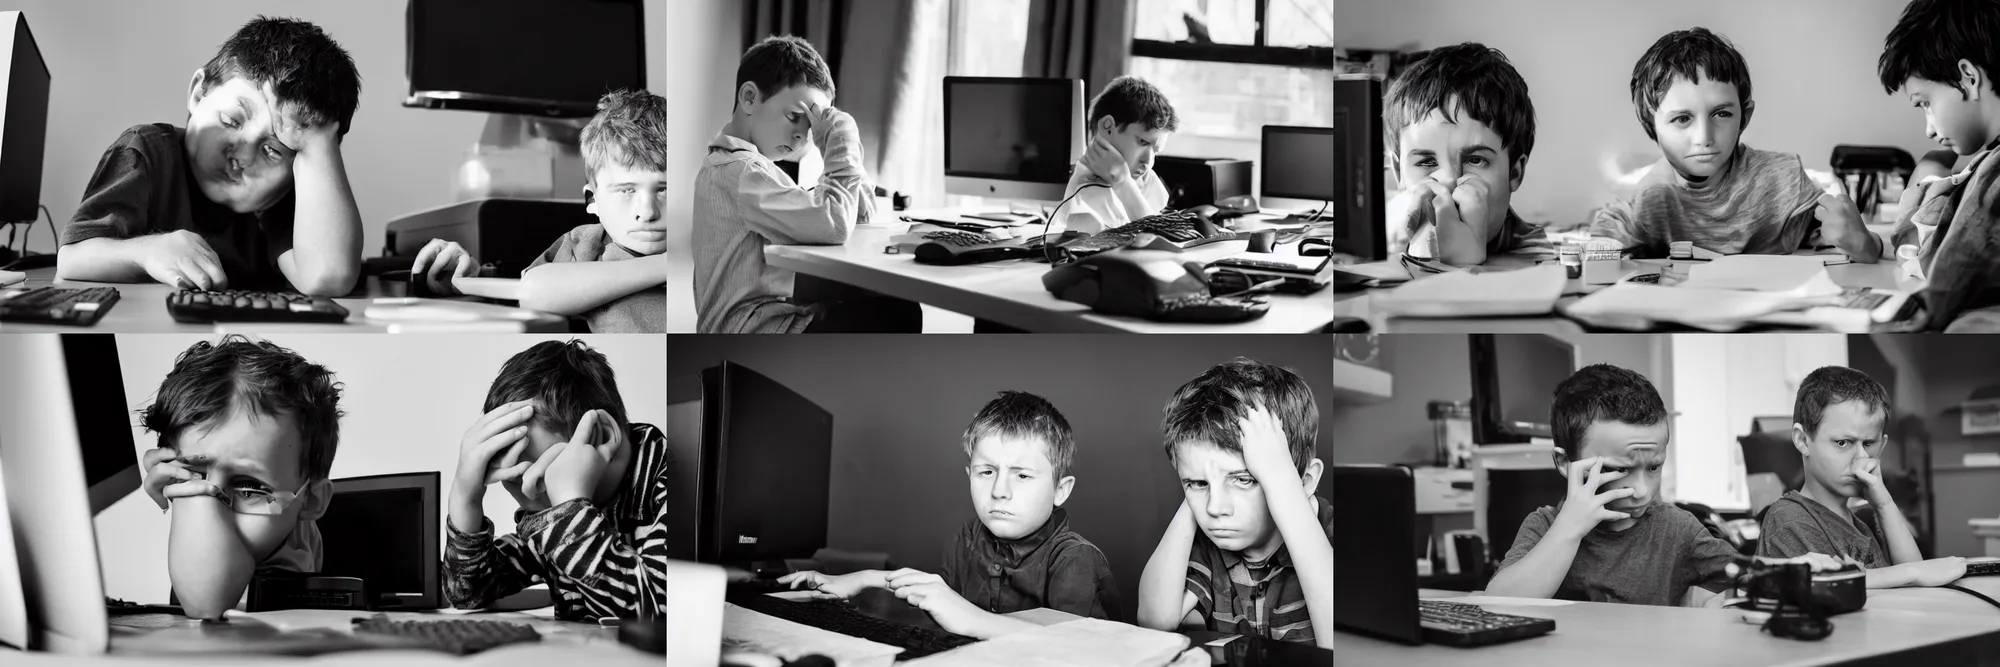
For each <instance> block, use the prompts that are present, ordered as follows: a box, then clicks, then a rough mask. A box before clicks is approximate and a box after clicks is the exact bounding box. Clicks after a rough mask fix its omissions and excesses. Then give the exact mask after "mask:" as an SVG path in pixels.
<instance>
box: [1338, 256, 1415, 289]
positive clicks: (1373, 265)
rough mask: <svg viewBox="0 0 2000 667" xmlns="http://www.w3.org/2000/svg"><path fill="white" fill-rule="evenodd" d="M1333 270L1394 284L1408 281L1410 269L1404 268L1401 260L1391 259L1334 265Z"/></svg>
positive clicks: (1385, 283)
mask: <svg viewBox="0 0 2000 667" xmlns="http://www.w3.org/2000/svg"><path fill="white" fill-rule="evenodd" d="M1333 270H1335V271H1345V272H1347V273H1352V274H1354V275H1357V276H1361V277H1364V278H1374V279H1375V280H1378V281H1381V282H1382V284H1383V285H1395V284H1399V283H1406V282H1409V281H1410V270H1409V269H1407V268H1404V267H1403V263H1402V262H1400V261H1397V260H1393V259H1392V260H1389V261H1386V262H1368V263H1366V264H1341V265H1336V266H1334V267H1333Z"/></svg>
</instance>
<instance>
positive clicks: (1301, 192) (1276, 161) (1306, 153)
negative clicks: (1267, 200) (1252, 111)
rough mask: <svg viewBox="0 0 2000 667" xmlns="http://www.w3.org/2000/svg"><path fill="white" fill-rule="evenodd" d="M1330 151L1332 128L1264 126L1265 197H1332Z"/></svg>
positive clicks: (1332, 141) (1331, 157) (1332, 147)
mask: <svg viewBox="0 0 2000 667" xmlns="http://www.w3.org/2000/svg"><path fill="white" fill-rule="evenodd" d="M1335 113H1341V112H1339V111H1336V112H1335ZM1336 122H1337V121H1336ZM1333 155H1334V132H1333V128H1325V127H1270V128H1266V129H1265V131H1264V151H1263V158H1262V164H1263V170H1264V187H1263V193H1262V194H1263V195H1264V196H1266V197H1285V198H1289V199H1315V200H1320V201H1333V200H1334V198H1335V197H1334V194H1333V192H1334V185H1333V183H1334V180H1333V163H1334V160H1333Z"/></svg>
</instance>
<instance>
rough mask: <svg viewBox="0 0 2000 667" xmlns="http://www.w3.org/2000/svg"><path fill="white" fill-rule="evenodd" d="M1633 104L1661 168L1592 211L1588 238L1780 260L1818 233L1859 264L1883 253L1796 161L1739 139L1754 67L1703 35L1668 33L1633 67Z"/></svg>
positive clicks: (1651, 252)
mask: <svg viewBox="0 0 2000 667" xmlns="http://www.w3.org/2000/svg"><path fill="white" fill-rule="evenodd" d="M1631 90H1632V107H1633V112H1634V113H1635V114H1637V116H1638V119H1639V127H1640V128H1641V129H1644V130H1645V131H1646V137H1647V138H1649V139H1652V140H1653V141H1654V142H1656V143H1658V144H1659V146H1660V152H1661V153H1662V156H1661V160H1660V161H1659V162H1657V163H1655V164H1654V165H1653V167H1652V169H1651V170H1650V171H1648V172H1646V175H1645V176H1644V177H1642V178H1641V179H1640V181H1639V186H1638V190H1637V192H1635V193H1634V194H1633V195H1632V196H1631V198H1630V199H1625V200H1619V201H1614V202H1612V203H1611V204H1609V205H1607V206H1605V207H1603V208H1600V209H1598V211H1597V213H1596V215H1595V217H1594V219H1593V220H1592V221H1591V225H1590V234H1591V236H1593V237H1602V238H1608V239H1613V240H1616V241H1618V242H1619V243H1621V244H1623V245H1624V247H1625V249H1626V250H1627V251H1629V252H1632V253H1633V254H1634V255H1635V256H1638V257H1648V258H1659V257H1666V256H1667V254H1668V251H1669V248H1668V246H1669V245H1670V244H1672V243H1674V242H1677V241H1689V242H1692V243H1693V244H1694V246H1695V247H1698V248H1702V249H1705V250H1709V251H1713V252H1717V253H1722V254H1725V255H1734V254H1746V253H1747V254H1764V255H1788V254H1791V253H1793V252H1794V251H1797V250H1798V249H1800V248H1801V247H1802V246H1803V245H1804V244H1805V243H1806V240H1807V238H1808V237H1809V235H1810V234H1811V232H1812V230H1813V229H1814V228H1815V227H1817V228H1818V229H1819V232H1820V240H1821V241H1822V242H1824V243H1825V244H1827V245H1830V246H1834V247H1837V248H1839V249H1840V251H1841V253H1843V254H1845V255H1847V256H1848V257H1849V258H1851V259H1853V260H1854V261H1857V262H1864V263H1873V262H1875V261H1876V260H1878V259H1880V258H1881V257H1883V248H1884V242H1883V240H1882V238H1881V237H1879V236H1877V235H1875V234H1874V233H1873V232H1870V231H1868V228H1867V226H1866V225H1864V224H1863V223H1862V221H1861V212H1860V209H1858V208H1857V207H1855V205H1854V201H1853V200H1852V199H1850V198H1848V197H1847V196H1846V195H1834V194H1826V193H1824V192H1821V191H1820V188H1819V186H1818V185H1815V184H1814V183H1813V182H1812V179H1811V178H1809V177H1807V176H1806V171H1805V166H1804V163H1802V162H1800V160H1799V156H1797V155H1791V154H1788V153H1774V152H1770V151H1760V150H1757V149H1754V148H1751V147H1749V146H1747V145H1744V144H1743V143H1742V141H1741V139H1740V137H1741V134H1742V132H1743V129H1744V128H1745V127H1747V126H1748V125H1749V123H1750V116H1751V115H1752V114H1753V112H1755V111H1756V109H1757V103H1756V101H1755V99H1753V98H1752V97H1751V87H1750V67H1749V65H1748V64H1746V63H1745V62H1744V61H1743V55H1742V54H1741V53H1738V52H1737V51H1736V47H1734V46H1731V45H1730V44H1729V41H1728V40H1726V39H1723V38H1722V36H1720V35H1717V34H1715V33H1712V32H1709V31H1708V30H1707V29H1705V28H1694V29H1691V30H1680V31H1675V32H1671V33H1668V34H1667V35H1665V36H1663V37H1661V38H1660V39H1659V41H1656V42H1654V43H1653V46H1652V48H1649V49H1647V50H1646V53H1645V55H1643V56H1640V58H1639V62H1638V63H1637V64H1635V65H1633V67H1632V81H1631Z"/></svg>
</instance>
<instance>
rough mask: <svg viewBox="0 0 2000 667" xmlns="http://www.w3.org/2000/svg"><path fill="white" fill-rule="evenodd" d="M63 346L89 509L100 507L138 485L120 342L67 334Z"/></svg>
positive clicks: (91, 336) (135, 450)
mask: <svg viewBox="0 0 2000 667" xmlns="http://www.w3.org/2000/svg"><path fill="white" fill-rule="evenodd" d="M62 347H63V363H64V365H65V366H66V367H67V368H68V371H69V398H70V406H71V408H72V409H74V410H75V411H76V434H77V440H78V441H80V442H82V443H83V447H82V449H83V476H84V483H85V484H87V485H89V487H90V510H91V511H92V512H102V511H104V509H105V508H107V507H110V506H111V505H112V503H116V502H118V500H119V499H120V498H124V497H125V496H126V495H127V494H130V493H131V492H133V491H136V490H138V488H139V453H138V450H137V449H136V448H135V447H134V445H133V443H132V417H131V414H132V413H131V412H129V410H130V408H129V406H127V405H126V403H125V380H124V374H123V373H122V372H121V371H120V370H119V366H118V344H117V342H116V341H115V340H113V339H112V337H111V336H109V335H105V334H65V335H63V337H62Z"/></svg>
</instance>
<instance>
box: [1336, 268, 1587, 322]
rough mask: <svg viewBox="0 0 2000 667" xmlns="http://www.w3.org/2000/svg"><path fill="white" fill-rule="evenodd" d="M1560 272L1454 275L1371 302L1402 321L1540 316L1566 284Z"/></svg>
mask: <svg viewBox="0 0 2000 667" xmlns="http://www.w3.org/2000/svg"><path fill="white" fill-rule="evenodd" d="M1568 281H1569V279H1568V277H1567V275H1566V274H1565V273H1564V271H1563V267H1561V266H1559V265H1555V264H1546V265H1542V266H1537V267H1534V268H1530V269H1520V270H1517V271H1493V272H1486V273H1472V272H1468V271H1455V272H1452V273H1442V274H1437V275H1433V276H1428V277H1424V278H1420V279H1417V280H1412V281H1410V282H1407V283H1404V284H1403V285H1402V286H1401V287H1397V288H1396V289H1393V290H1390V291H1389V292H1388V293H1387V294H1384V295H1382V296H1379V297H1376V299H1375V305H1376V306H1377V307H1379V308H1381V309H1382V310H1383V311H1384V312H1388V313H1391V314H1394V315H1398V316H1402V317H1491V316H1506V315H1521V316H1526V315H1543V314H1547V313H1548V312H1549V311H1550V310H1552V309H1553V308H1554V307H1555V304H1556V300H1557V299H1560V298H1562V292H1563V287H1564V286H1565V285H1567V284H1568Z"/></svg>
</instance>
